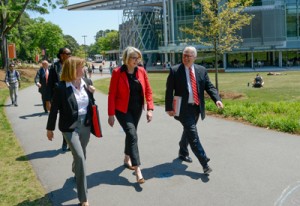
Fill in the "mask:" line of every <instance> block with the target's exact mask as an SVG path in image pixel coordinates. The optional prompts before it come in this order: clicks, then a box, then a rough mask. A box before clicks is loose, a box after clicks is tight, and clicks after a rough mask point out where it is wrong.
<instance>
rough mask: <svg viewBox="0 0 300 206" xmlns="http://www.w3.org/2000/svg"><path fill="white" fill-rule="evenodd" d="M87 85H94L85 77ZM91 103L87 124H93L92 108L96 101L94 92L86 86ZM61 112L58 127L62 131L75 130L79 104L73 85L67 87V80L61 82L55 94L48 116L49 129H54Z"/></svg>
mask: <svg viewBox="0 0 300 206" xmlns="http://www.w3.org/2000/svg"><path fill="white" fill-rule="evenodd" d="M84 81H85V82H86V84H87V85H93V83H92V81H91V80H90V79H84ZM86 92H87V94H88V96H89V105H88V109H87V115H86V120H85V125H86V126H88V125H91V119H92V115H91V108H92V104H93V102H94V98H93V94H92V93H91V92H90V91H89V90H88V89H87V88H86ZM58 112H59V121H58V127H59V130H60V131H61V132H73V131H74V129H75V127H76V124H75V123H76V122H77V120H78V105H77V101H76V98H75V95H74V92H73V89H72V87H66V82H64V81H61V82H59V84H58V86H57V87H56V88H55V92H54V95H53V99H52V103H51V110H50V113H49V116H48V122H47V130H52V131H53V130H54V129H55V125H56V119H57V114H58Z"/></svg>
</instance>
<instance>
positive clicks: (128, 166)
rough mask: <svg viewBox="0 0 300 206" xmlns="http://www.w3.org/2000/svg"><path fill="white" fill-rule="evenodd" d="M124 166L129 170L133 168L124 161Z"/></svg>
mask: <svg viewBox="0 0 300 206" xmlns="http://www.w3.org/2000/svg"><path fill="white" fill-rule="evenodd" d="M124 167H126V168H127V169H130V170H134V167H132V166H130V165H129V164H128V163H126V162H124Z"/></svg>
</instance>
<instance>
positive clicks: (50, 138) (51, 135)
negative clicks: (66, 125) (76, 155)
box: [47, 130, 54, 141]
mask: <svg viewBox="0 0 300 206" xmlns="http://www.w3.org/2000/svg"><path fill="white" fill-rule="evenodd" d="M47 137H48V140H50V141H52V139H53V138H54V133H53V131H51V130H47Z"/></svg>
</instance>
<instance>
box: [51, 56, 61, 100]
mask: <svg viewBox="0 0 300 206" xmlns="http://www.w3.org/2000/svg"><path fill="white" fill-rule="evenodd" d="M61 72H62V64H61V62H60V61H57V62H55V63H54V64H53V65H52V66H51V67H50V69H49V76H48V85H47V91H48V92H49V96H50V98H51V99H52V97H53V94H54V88H55V87H56V86H57V85H58V82H59V81H60V75H61Z"/></svg>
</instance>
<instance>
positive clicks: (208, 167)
mask: <svg viewBox="0 0 300 206" xmlns="http://www.w3.org/2000/svg"><path fill="white" fill-rule="evenodd" d="M203 172H204V174H206V175H207V174H209V173H211V172H212V169H211V168H210V166H208V165H207V166H206V167H204V168H203Z"/></svg>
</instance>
